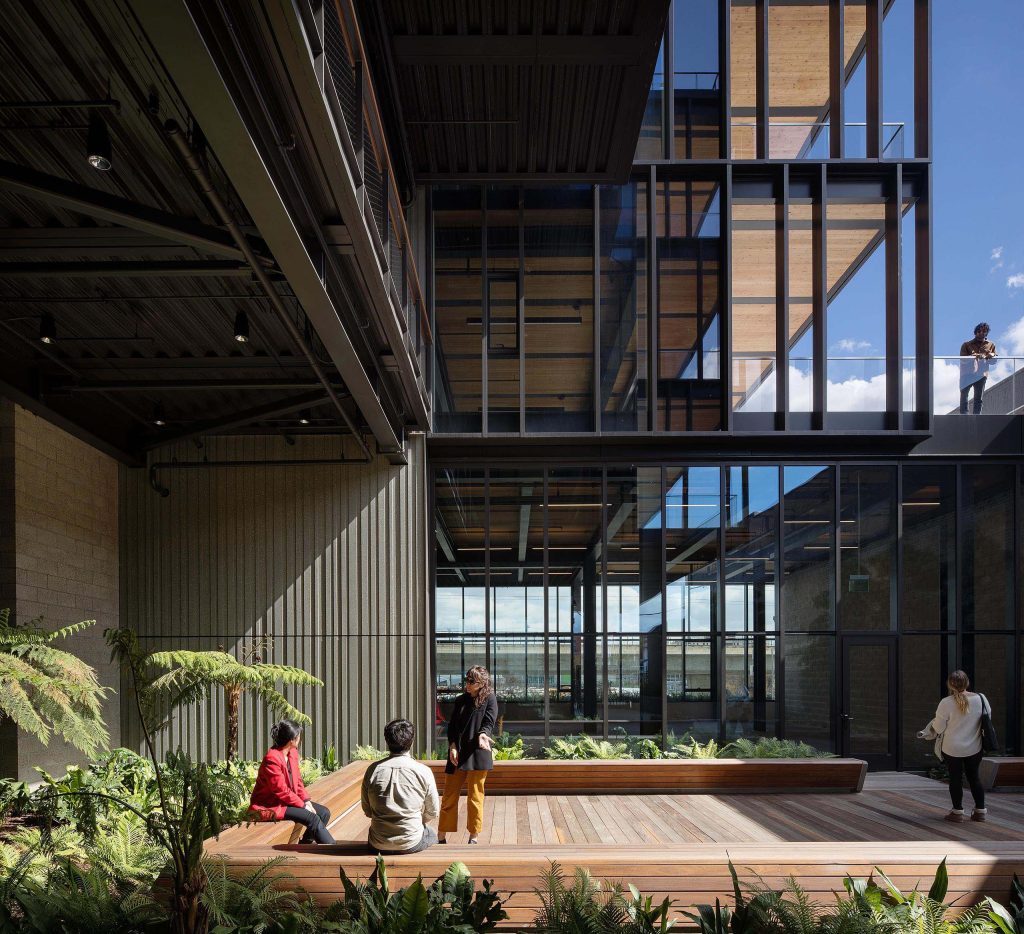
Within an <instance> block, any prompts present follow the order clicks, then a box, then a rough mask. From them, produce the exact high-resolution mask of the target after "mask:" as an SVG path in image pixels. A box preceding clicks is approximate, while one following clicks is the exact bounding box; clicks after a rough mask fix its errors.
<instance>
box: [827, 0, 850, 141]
mask: <svg viewBox="0 0 1024 934" xmlns="http://www.w3.org/2000/svg"><path fill="white" fill-rule="evenodd" d="M844 19H845V7H844V0H830V2H829V8H828V39H829V55H828V64H829V119H830V122H831V125H830V127H829V158H831V159H842V157H843V150H844V148H845V147H844V140H845V136H846V107H845V102H844V100H843V96H844V95H843V92H844V89H845V87H846V46H845V44H844V41H843V29H844V26H845V23H844Z"/></svg>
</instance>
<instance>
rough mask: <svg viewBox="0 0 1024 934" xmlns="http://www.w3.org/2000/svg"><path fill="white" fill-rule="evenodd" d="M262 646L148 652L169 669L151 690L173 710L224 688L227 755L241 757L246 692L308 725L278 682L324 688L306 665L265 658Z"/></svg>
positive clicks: (152, 661)
mask: <svg viewBox="0 0 1024 934" xmlns="http://www.w3.org/2000/svg"><path fill="white" fill-rule="evenodd" d="M262 648H263V644H262V643H257V645H256V646H254V647H253V648H252V649H251V650H250V651H249V652H247V653H245V655H244V656H243V657H242V658H241V659H238V658H235V656H234V655H231V654H229V653H228V652H221V651H217V652H193V651H188V650H185V649H174V650H172V651H167V652H153V653H152V654H150V655H148V656H147V658H146V660H147V663H148V664H150V665H154V666H156V667H158V668H167V669H169V671H168V672H167V673H166V674H164V675H161V676H160V677H159V678H156V679H155V680H154V681H153V682H152V688H153V690H154V691H157V692H166V693H167V695H168V697H169V701H170V705H171V707H172V708H173V707H177V706H179V705H182V704H191V703H195V702H196V701H198V700H201V699H202V698H203V697H205V696H206V695H207V693H208V692H209V691H211V690H213V689H215V688H221V689H222V690H223V691H224V706H225V711H226V718H227V722H226V726H227V758H228V759H234V758H235V757H236V756H237V755H238V708H239V704H240V703H241V700H242V694H243V692H245V691H254V692H255V693H256V694H258V695H259V696H260V698H261V699H262V700H263V702H264V703H265V704H266V705H267V706H268V707H269V708H270V709H271V710H272V711H274V712H275V713H278V714H281V715H282V716H285V717H288V718H289V719H291V720H294V721H296V722H297V723H309V722H310V719H309V717H308V716H306V714H304V713H303V712H302V711H301V710H299V709H298V708H297V707H294V706H293V705H292V704H291V703H290V702H289V700H288V698H287V697H285V696H284V695H283V694H282V693H281V692H280V691H279V690H278V688H277V685H278V684H291V685H300V686H315V687H323V682H322V681H321V680H320V679H319V678H314V677H313V676H312V675H311V674H309V673H308V672H305V671H303V670H302V669H301V668H292V667H291V666H289V665H272V664H269V663H266V662H263V661H262V656H261V655H260V652H261V651H262Z"/></svg>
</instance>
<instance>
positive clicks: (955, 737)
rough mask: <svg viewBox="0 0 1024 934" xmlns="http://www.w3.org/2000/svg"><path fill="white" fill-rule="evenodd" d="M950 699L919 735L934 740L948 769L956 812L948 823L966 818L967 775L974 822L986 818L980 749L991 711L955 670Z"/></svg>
mask: <svg viewBox="0 0 1024 934" xmlns="http://www.w3.org/2000/svg"><path fill="white" fill-rule="evenodd" d="M946 686H947V687H948V688H949V696H948V697H944V698H942V700H941V701H939V706H938V709H937V710H936V711H935V717H934V718H933V719H932V721H931V723H929V724H928V726H926V727H925V728H924V729H923V730H921V732H920V733H918V734H917V735H918V736H919V737H920V738H921V739H933V740H935V754H936V755H937V756H939V757H940V758H941V759H942V761H943V762H945V763H946V766H947V768H948V769H949V795H950V797H951V798H952V799H953V810H951V811H950V812H949V813H948V814H947V815H946V820H948V821H952V822H953V823H960V822H961V821H963V820H965V817H964V772H966V773H967V781H968V783H969V784H970V786H971V795H972V797H973V798H974V812H973V813H972V814H971V820H973V821H983V820H985V819H986V815H987V813H988V812H987V810H986V809H985V789H984V788H983V787H982V785H981V779H980V778H979V776H978V770H979V768H980V766H981V758H982V756H983V755H984V752H983V751H982V748H981V717H982V713H983V711H985V710H986V709H987V710H988V711H989V712H991V710H992V708H991V706H990V705H989V703H988V699H987V698H986V697H985V695H984V694H976V693H974V692H973V691H968V690H967V689H968V688H969V687H970V686H971V681H970V679H969V678H968V677H967V675H966V673H965V672H963V671H954V672H953V673H952V674H951V675H950V676H949V678H948V680H947V681H946Z"/></svg>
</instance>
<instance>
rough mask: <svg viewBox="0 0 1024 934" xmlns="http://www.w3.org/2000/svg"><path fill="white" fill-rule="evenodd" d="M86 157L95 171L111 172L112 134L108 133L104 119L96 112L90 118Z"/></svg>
mask: <svg viewBox="0 0 1024 934" xmlns="http://www.w3.org/2000/svg"><path fill="white" fill-rule="evenodd" d="M85 157H86V159H87V160H88V162H89V165H91V166H92V167H93V168H94V169H97V170H99V171H100V172H109V171H110V166H111V152H110V134H109V133H108V132H107V125H106V123H104V122H103V118H102V117H101V116H100V115H99V114H98V113H95V112H94V113H93V114H92V115H91V116H90V117H89V134H88V136H87V137H86V153H85Z"/></svg>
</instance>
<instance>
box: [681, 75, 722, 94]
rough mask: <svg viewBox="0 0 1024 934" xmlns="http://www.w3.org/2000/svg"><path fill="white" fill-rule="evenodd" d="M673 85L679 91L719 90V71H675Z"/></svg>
mask: <svg viewBox="0 0 1024 934" xmlns="http://www.w3.org/2000/svg"><path fill="white" fill-rule="evenodd" d="M672 80H673V87H674V88H675V89H676V90H677V91H717V90H718V72H717V71H674V72H672Z"/></svg>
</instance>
